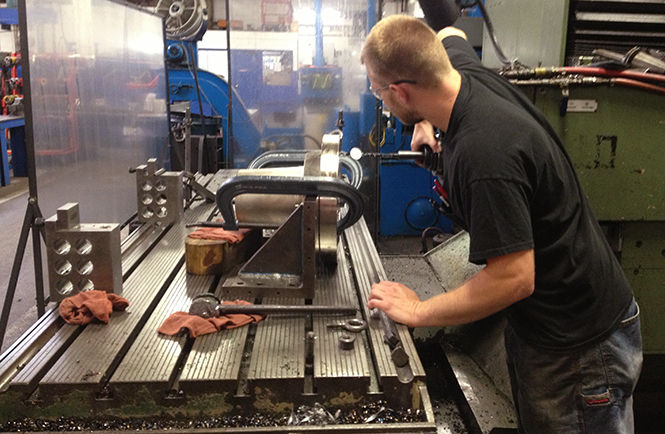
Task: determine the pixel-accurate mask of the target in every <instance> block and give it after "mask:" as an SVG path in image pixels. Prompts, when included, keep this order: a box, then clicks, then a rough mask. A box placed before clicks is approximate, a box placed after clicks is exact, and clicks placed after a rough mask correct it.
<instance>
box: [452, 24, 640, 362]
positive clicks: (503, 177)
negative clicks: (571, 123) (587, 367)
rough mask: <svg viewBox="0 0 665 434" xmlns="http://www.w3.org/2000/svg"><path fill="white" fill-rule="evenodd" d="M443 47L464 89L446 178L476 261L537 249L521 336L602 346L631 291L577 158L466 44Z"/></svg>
mask: <svg viewBox="0 0 665 434" xmlns="http://www.w3.org/2000/svg"><path fill="white" fill-rule="evenodd" d="M444 45H445V47H446V49H447V51H448V54H449V57H450V59H451V62H452V64H453V66H455V68H456V69H457V70H458V71H459V72H460V74H461V75H462V86H461V88H460V93H459V95H458V97H457V100H456V102H455V106H454V108H453V113H452V116H451V120H450V124H449V126H448V131H447V132H446V134H445V136H444V140H443V152H444V154H443V155H444V174H443V181H444V187H446V188H447V190H448V192H449V194H450V197H451V203H452V208H453V212H454V214H455V215H456V216H457V217H458V218H459V220H460V222H461V223H462V225H463V226H465V228H466V229H467V230H469V232H470V234H471V252H470V260H471V261H473V262H485V261H486V260H487V259H488V258H491V257H495V256H500V255H505V254H508V253H512V252H516V251H520V250H526V249H531V248H533V249H534V254H535V265H536V267H535V268H536V278H535V291H534V294H533V295H532V296H531V297H529V298H527V299H525V300H523V301H521V302H518V303H515V304H514V305H513V306H511V307H510V308H509V309H508V316H509V320H510V322H511V325H512V326H513V328H514V329H515V331H516V333H517V334H518V335H519V336H520V337H522V338H523V339H525V340H526V341H527V342H530V343H532V344H533V345H536V346H539V347H541V348H553V349H563V348H571V347H576V346H581V345H584V344H586V343H588V342H592V341H597V340H598V339H600V338H602V337H603V336H604V335H606V334H607V333H609V332H610V331H611V330H612V329H613V328H614V327H615V326H616V324H617V323H618V321H619V320H620V318H621V317H622V314H623V313H624V312H625V310H626V309H627V308H628V306H629V304H630V302H631V300H632V291H631V290H630V287H629V285H628V283H627V280H626V279H625V276H624V275H623V272H622V270H621V268H620V266H619V264H618V262H617V260H616V258H615V257H614V255H613V253H612V251H611V249H610V248H609V246H608V244H607V242H606V241H605V239H604V235H603V233H602V230H601V229H600V227H599V226H598V223H597V222H596V220H595V217H594V215H593V213H592V212H591V209H590V207H589V205H588V203H587V200H586V197H585V196H584V193H583V192H582V191H581V188H580V186H579V182H578V180H577V177H576V175H575V173H574V169H573V166H572V163H571V161H570V158H569V157H568V155H567V153H566V152H565V149H564V148H563V146H562V145H561V143H560V141H559V139H558V138H557V137H556V135H555V133H554V132H553V130H552V129H551V127H550V126H549V124H548V123H547V121H546V120H545V119H544V117H543V116H542V115H541V114H540V113H539V112H538V111H537V110H536V109H535V108H534V107H533V106H532V105H531V104H530V102H529V101H528V100H527V99H526V98H525V97H524V95H522V94H521V93H520V91H519V90H517V89H515V88H513V87H512V86H511V85H510V84H509V83H508V82H507V81H505V80H504V79H503V78H502V77H500V76H498V75H497V74H495V73H493V72H491V71H489V70H487V69H486V68H484V67H482V65H480V62H479V61H478V59H477V57H476V56H475V53H473V51H472V49H471V47H470V46H469V45H468V43H467V42H466V41H464V40H463V39H462V38H458V37H449V38H446V39H444ZM488 290H491V289H488Z"/></svg>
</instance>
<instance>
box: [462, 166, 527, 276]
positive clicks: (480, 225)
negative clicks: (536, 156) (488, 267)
mask: <svg viewBox="0 0 665 434" xmlns="http://www.w3.org/2000/svg"><path fill="white" fill-rule="evenodd" d="M468 191H470V194H469V195H466V196H467V202H466V203H465V204H464V207H465V212H466V213H467V216H468V218H467V221H468V222H469V228H468V229H469V233H470V234H471V243H470V247H469V261H471V262H473V263H475V264H484V263H486V262H487V259H488V258H494V257H497V256H503V255H507V254H509V253H515V252H519V251H522V250H529V249H532V248H533V246H534V243H533V233H532V231H531V213H530V206H529V199H528V197H529V193H528V191H527V188H526V186H525V185H524V184H522V183H520V182H518V181H513V180H505V179H481V180H477V181H473V182H472V183H471V186H470V189H469V190H468Z"/></svg>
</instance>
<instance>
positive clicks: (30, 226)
mask: <svg viewBox="0 0 665 434" xmlns="http://www.w3.org/2000/svg"><path fill="white" fill-rule="evenodd" d="M18 18H19V20H18V21H19V28H20V29H21V31H20V38H21V54H22V58H23V59H30V53H29V52H28V24H27V20H26V4H25V0H19V2H18ZM21 73H22V75H23V95H24V99H23V104H24V105H25V113H24V118H25V126H26V131H25V152H26V160H27V161H26V165H27V167H28V205H27V207H26V210H25V217H24V218H23V226H21V235H20V236H19V242H18V247H17V248H16V255H14V264H13V265H12V271H11V274H10V277H9V285H8V286H7V293H6V294H5V302H4V304H3V305H2V316H0V345H2V341H3V340H4V338H5V332H6V331H7V323H8V322H9V313H10V312H11V307H12V303H13V301H14V295H15V293H16V284H17V283H18V276H19V272H20V271H21V264H22V263H23V256H24V254H25V247H26V245H27V243H28V235H29V233H30V231H32V251H33V260H34V261H33V262H34V269H35V292H36V300H37V315H39V316H40V317H41V316H42V315H44V313H45V310H46V309H45V307H46V303H47V302H48V300H46V299H45V298H44V276H43V273H42V247H41V239H42V238H43V237H44V230H43V222H44V220H43V217H42V212H41V210H40V209H39V201H38V195H37V173H36V169H35V147H34V136H33V133H32V128H31V127H32V122H33V120H32V102H31V100H30V95H31V89H30V62H23V65H22V71H21ZM40 235H41V237H42V238H40Z"/></svg>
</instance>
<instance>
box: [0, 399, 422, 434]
mask: <svg viewBox="0 0 665 434" xmlns="http://www.w3.org/2000/svg"><path fill="white" fill-rule="evenodd" d="M424 420H425V415H424V412H422V411H421V410H412V409H407V410H394V409H392V408H389V407H387V406H386V403H385V402H383V401H377V402H372V403H369V404H365V405H362V406H360V407H358V408H356V409H351V410H348V409H347V410H341V409H337V410H334V411H329V410H327V409H326V408H324V407H323V406H322V405H321V404H319V403H315V404H314V405H313V406H304V405H303V406H300V407H298V408H297V409H296V410H295V411H293V412H292V413H291V414H290V415H288V416H274V415H256V414H255V415H252V416H219V417H212V416H211V417H205V416H200V417H195V418H191V417H190V418H188V417H185V416H171V415H161V416H158V417H152V418H129V419H117V418H110V417H106V416H98V417H95V418H94V419H91V418H64V417H61V418H58V419H56V420H43V419H28V418H24V419H17V420H14V421H11V422H7V423H5V424H4V425H0V431H3V432H19V431H22V432H26V431H27V432H29V431H51V432H54V431H56V432H57V431H61V432H65V431H102V430H127V431H136V430H166V429H197V428H198V429H211V428H237V427H269V426H287V425H291V426H293V425H339V424H352V425H357V424H364V423H372V424H374V423H410V422H422V421H424Z"/></svg>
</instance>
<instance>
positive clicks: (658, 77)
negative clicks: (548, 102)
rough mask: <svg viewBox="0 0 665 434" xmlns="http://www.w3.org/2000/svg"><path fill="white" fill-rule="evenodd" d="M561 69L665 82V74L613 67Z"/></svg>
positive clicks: (567, 71) (569, 67)
mask: <svg viewBox="0 0 665 434" xmlns="http://www.w3.org/2000/svg"><path fill="white" fill-rule="evenodd" d="M559 69H561V71H562V72H565V73H567V74H581V75H602V76H605V77H624V78H634V79H636V80H653V81H663V82H665V75H664V74H654V73H651V72H636V71H616V70H613V69H605V68H595V67H590V66H565V67H563V68H559Z"/></svg>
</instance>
